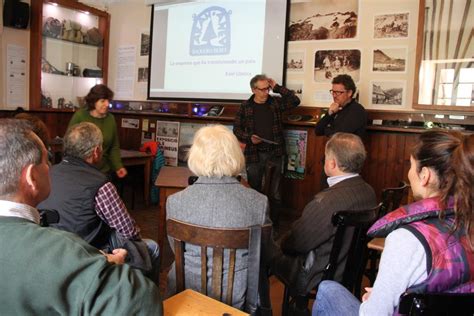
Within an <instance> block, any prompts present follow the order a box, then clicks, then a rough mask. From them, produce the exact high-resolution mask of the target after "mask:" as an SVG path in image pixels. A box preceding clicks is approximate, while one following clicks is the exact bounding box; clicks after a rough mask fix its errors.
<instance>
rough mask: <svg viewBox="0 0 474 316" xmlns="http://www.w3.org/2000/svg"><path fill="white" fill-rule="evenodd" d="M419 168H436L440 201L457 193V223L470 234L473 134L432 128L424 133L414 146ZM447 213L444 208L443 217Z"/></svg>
mask: <svg viewBox="0 0 474 316" xmlns="http://www.w3.org/2000/svg"><path fill="white" fill-rule="evenodd" d="M412 156H413V158H414V159H415V160H416V164H417V170H418V172H420V171H421V169H422V168H423V167H428V168H431V169H433V170H434V171H435V172H436V174H437V176H438V179H439V184H438V190H439V192H440V201H441V203H442V205H446V204H447V201H448V198H449V197H450V196H452V197H454V211H455V224H454V225H455V226H454V229H453V230H454V231H455V230H457V229H461V228H465V229H466V231H467V234H468V236H472V235H471V233H472V232H471V229H472V224H473V221H474V213H473V210H472V207H473V197H474V189H473V187H474V183H473V182H474V181H473V177H474V135H472V134H471V135H463V134H461V133H460V132H457V131H444V130H433V131H428V132H425V133H423V134H421V135H420V136H419V138H418V142H417V144H416V145H415V146H414V148H413V153H412ZM444 216H445V214H444V212H442V213H441V214H440V217H441V218H443V217H444Z"/></svg>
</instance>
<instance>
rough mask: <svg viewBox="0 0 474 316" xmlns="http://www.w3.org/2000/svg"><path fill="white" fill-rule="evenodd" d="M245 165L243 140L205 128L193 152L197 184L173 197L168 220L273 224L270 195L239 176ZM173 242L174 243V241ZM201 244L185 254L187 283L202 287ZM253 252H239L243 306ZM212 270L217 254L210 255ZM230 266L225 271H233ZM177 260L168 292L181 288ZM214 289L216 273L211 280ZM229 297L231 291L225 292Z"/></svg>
mask: <svg viewBox="0 0 474 316" xmlns="http://www.w3.org/2000/svg"><path fill="white" fill-rule="evenodd" d="M244 165H245V158H244V155H243V153H242V150H241V149H240V145H239V142H238V140H237V138H236V137H235V136H234V134H232V132H231V131H230V130H229V129H227V128H226V127H224V126H222V125H212V126H207V127H203V128H201V129H199V130H198V131H197V132H196V134H195V136H194V140H193V144H192V146H191V149H190V151H189V158H188V166H189V169H190V170H191V171H192V172H193V173H194V174H195V175H196V176H198V179H197V180H196V181H195V182H194V184H193V185H190V186H188V187H187V188H186V189H184V190H183V191H181V192H178V193H175V194H173V195H171V196H170V197H168V199H167V202H166V212H167V218H172V219H176V220H180V221H182V222H186V223H189V224H195V225H200V226H206V227H216V228H247V227H250V226H253V225H263V224H266V223H270V219H269V214H268V212H269V207H268V199H267V197H266V196H265V195H263V194H261V193H259V192H257V191H255V190H253V189H251V188H247V187H245V186H244V185H242V184H241V183H240V181H239V180H238V179H236V176H238V175H239V173H240V172H241V170H242V169H243V167H244ZM170 244H172V245H173V243H172V242H170ZM200 252H201V251H200V247H198V246H194V245H189V244H186V246H185V252H184V262H185V265H184V273H185V287H186V288H190V289H194V290H197V291H200V290H201V284H200V280H201V278H200V275H201V254H200ZM247 259H248V251H247V250H238V251H237V257H236V262H235V276H234V288H233V293H232V305H233V306H234V307H236V308H239V309H243V307H244V305H245V294H246V289H247ZM208 265H211V268H212V256H210V255H208ZM227 271H228V265H224V271H223V274H224V275H227ZM175 278H176V272H175V266H174V264H173V267H172V269H171V270H170V272H169V274H168V294H169V295H172V294H174V293H175V292H176V279H175ZM208 281H209V282H208V288H209V289H210V288H211V284H212V283H211V282H212V277H210V278H209V280H208ZM222 299H223V300H226V299H227V297H226V293H224V295H223V298H222Z"/></svg>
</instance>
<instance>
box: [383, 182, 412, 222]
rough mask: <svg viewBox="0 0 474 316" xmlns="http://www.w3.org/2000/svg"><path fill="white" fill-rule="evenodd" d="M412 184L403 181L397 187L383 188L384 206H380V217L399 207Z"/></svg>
mask: <svg viewBox="0 0 474 316" xmlns="http://www.w3.org/2000/svg"><path fill="white" fill-rule="evenodd" d="M409 187H410V186H409V185H408V184H407V183H406V182H405V181H401V182H400V184H399V186H398V187H396V188H385V189H383V190H382V206H381V207H380V212H379V218H380V217H382V216H384V215H385V214H387V213H390V212H391V211H393V210H395V209H397V208H398V207H399V206H400V204H401V202H402V199H403V198H404V197H405V194H406V193H407V192H408V188H409Z"/></svg>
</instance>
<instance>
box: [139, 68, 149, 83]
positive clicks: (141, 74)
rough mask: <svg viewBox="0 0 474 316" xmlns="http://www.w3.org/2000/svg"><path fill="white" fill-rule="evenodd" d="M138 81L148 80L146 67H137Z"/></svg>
mask: <svg viewBox="0 0 474 316" xmlns="http://www.w3.org/2000/svg"><path fill="white" fill-rule="evenodd" d="M137 81H138V82H147V81H148V67H139V68H138V79H137Z"/></svg>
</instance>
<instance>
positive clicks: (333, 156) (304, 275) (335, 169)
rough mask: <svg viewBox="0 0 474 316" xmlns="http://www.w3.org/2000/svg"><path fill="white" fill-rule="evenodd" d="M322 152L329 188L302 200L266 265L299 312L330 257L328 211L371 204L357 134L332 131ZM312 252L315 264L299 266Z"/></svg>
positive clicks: (338, 273)
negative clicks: (302, 205)
mask: <svg viewBox="0 0 474 316" xmlns="http://www.w3.org/2000/svg"><path fill="white" fill-rule="evenodd" d="M325 156H326V157H325V162H324V170H325V172H326V174H327V175H328V176H329V178H328V180H327V181H328V184H329V188H327V189H325V190H323V191H321V192H319V193H318V194H317V195H316V196H315V197H314V199H313V200H312V201H311V202H309V204H308V205H306V207H305V208H304V210H303V213H302V215H301V217H300V218H299V219H298V220H296V221H295V222H294V223H293V224H292V226H291V229H290V231H289V232H288V233H287V234H286V235H284V236H283V237H282V239H281V243H280V251H279V252H278V251H276V253H275V255H274V257H273V260H272V265H271V270H272V273H273V274H275V275H276V276H277V277H278V278H279V279H280V280H281V281H283V283H284V284H285V285H286V286H288V287H289V289H290V293H291V294H290V295H291V296H292V297H293V298H295V299H296V300H295V301H296V310H298V311H301V312H302V313H303V314H305V313H309V311H307V305H308V299H307V298H306V295H307V293H309V292H310V291H311V289H313V288H314V287H315V286H316V285H317V284H318V283H319V281H320V280H321V277H322V271H323V269H324V267H325V266H326V264H327V263H328V260H329V254H330V252H331V248H332V245H333V240H334V235H335V233H336V228H335V227H334V226H333V224H332V222H331V218H332V215H333V214H334V213H336V212H337V211H344V210H354V211H356V210H366V209H370V208H373V207H374V206H375V205H376V198H375V193H374V190H373V189H372V187H371V186H370V185H369V184H367V183H366V182H365V181H364V180H363V179H362V177H361V176H360V175H359V173H360V172H361V170H362V166H363V165H364V161H365V158H366V152H365V148H364V145H363V143H362V141H361V139H360V138H359V137H358V136H357V135H354V134H348V133H336V134H334V135H333V136H332V137H331V138H330V139H329V141H328V142H327V143H326V149H325ZM348 238H350V237H349V236H348V237H347V238H346V239H345V241H344V246H343V248H342V250H341V255H340V258H345V257H346V255H347V252H348V250H349V249H348V248H349V244H350V241H349V240H348ZM312 251H314V253H315V261H314V264H313V265H312V266H311V267H306V268H303V265H304V264H305V260H306V258H307V256H308V255H309V254H310V252H312ZM344 266H345V262H344V261H342V262H341V263H340V264H339V266H338V268H337V270H336V273H335V278H336V280H340V279H342V272H343V270H344ZM291 308H295V306H292V307H291ZM294 313H296V311H294Z"/></svg>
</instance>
